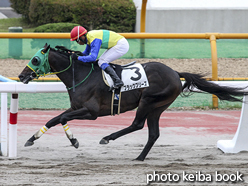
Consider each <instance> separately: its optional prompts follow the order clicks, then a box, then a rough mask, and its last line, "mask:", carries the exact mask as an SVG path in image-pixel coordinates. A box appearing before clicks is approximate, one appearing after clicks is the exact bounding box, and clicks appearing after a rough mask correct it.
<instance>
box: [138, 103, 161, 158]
mask: <svg viewBox="0 0 248 186" xmlns="http://www.w3.org/2000/svg"><path fill="white" fill-rule="evenodd" d="M164 110H165V109H164V108H163V109H162V108H159V109H156V110H154V111H153V112H151V113H150V114H149V115H148V116H147V126H148V132H149V137H148V141H147V144H146V146H145V147H144V149H143V151H142V152H141V154H140V155H139V156H138V157H137V158H136V160H140V161H144V159H145V158H146V156H147V154H148V153H149V151H150V150H151V148H152V146H153V145H154V143H155V142H156V140H157V139H158V138H159V118H160V115H161V113H162V112H163V111H164Z"/></svg>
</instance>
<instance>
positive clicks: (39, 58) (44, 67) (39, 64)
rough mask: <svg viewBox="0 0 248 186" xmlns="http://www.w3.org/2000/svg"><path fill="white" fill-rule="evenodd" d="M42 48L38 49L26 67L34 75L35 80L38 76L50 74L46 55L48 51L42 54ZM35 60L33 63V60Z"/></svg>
mask: <svg viewBox="0 0 248 186" xmlns="http://www.w3.org/2000/svg"><path fill="white" fill-rule="evenodd" d="M43 49H44V48H42V49H40V50H39V51H38V52H37V53H36V54H35V55H34V56H33V57H32V58H31V60H30V61H29V63H28V64H27V66H28V67H29V68H30V69H31V70H32V71H34V72H35V73H36V76H37V78H38V77H39V76H45V75H47V74H48V73H49V72H51V67H50V65H49V62H48V54H49V51H50V49H48V51H47V52H46V53H44V52H43V51H42V50H43ZM34 58H35V59H36V60H35V62H34V61H33V59H34Z"/></svg>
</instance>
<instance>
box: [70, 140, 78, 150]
mask: <svg viewBox="0 0 248 186" xmlns="http://www.w3.org/2000/svg"><path fill="white" fill-rule="evenodd" d="M70 141H71V144H72V145H73V146H74V147H75V148H76V149H77V148H78V147H79V142H78V140H77V139H76V138H73V139H70Z"/></svg>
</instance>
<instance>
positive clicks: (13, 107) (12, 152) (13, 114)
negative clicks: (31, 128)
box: [9, 94, 18, 157]
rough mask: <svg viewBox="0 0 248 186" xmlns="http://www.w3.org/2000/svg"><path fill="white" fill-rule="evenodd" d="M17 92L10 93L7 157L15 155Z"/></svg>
mask: <svg viewBox="0 0 248 186" xmlns="http://www.w3.org/2000/svg"><path fill="white" fill-rule="evenodd" d="M17 113H18V94H12V97H11V104H10V119H9V157H17Z"/></svg>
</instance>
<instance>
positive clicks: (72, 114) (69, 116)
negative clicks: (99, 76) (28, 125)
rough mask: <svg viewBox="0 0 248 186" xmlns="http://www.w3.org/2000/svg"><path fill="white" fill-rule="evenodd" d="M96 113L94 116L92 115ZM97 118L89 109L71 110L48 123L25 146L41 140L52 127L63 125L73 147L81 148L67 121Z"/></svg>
mask: <svg viewBox="0 0 248 186" xmlns="http://www.w3.org/2000/svg"><path fill="white" fill-rule="evenodd" d="M92 113H94V114H92ZM96 118H97V116H96V114H95V112H90V111H89V110H88V108H86V107H83V108H81V109H78V110H72V109H71V108H70V109H68V110H66V111H65V112H63V113H62V114H60V115H59V116H57V117H55V118H53V119H51V120H50V121H48V122H47V124H46V125H45V126H43V127H42V128H41V129H40V130H38V131H37V132H36V133H35V134H34V135H33V136H32V137H31V138H30V139H29V140H28V141H27V142H26V144H25V146H31V145H33V144H34V141H35V140H36V139H39V138H40V137H41V136H42V135H43V134H44V133H45V132H46V131H47V130H48V129H50V128H51V127H53V126H55V125H57V124H59V123H61V124H62V126H63V128H64V131H65V133H66V136H67V137H68V139H69V140H70V141H71V143H72V145H73V146H74V147H75V148H78V147H79V142H78V140H77V139H76V138H74V137H73V134H72V132H71V130H70V128H69V126H68V124H67V121H70V120H73V119H96Z"/></svg>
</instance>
